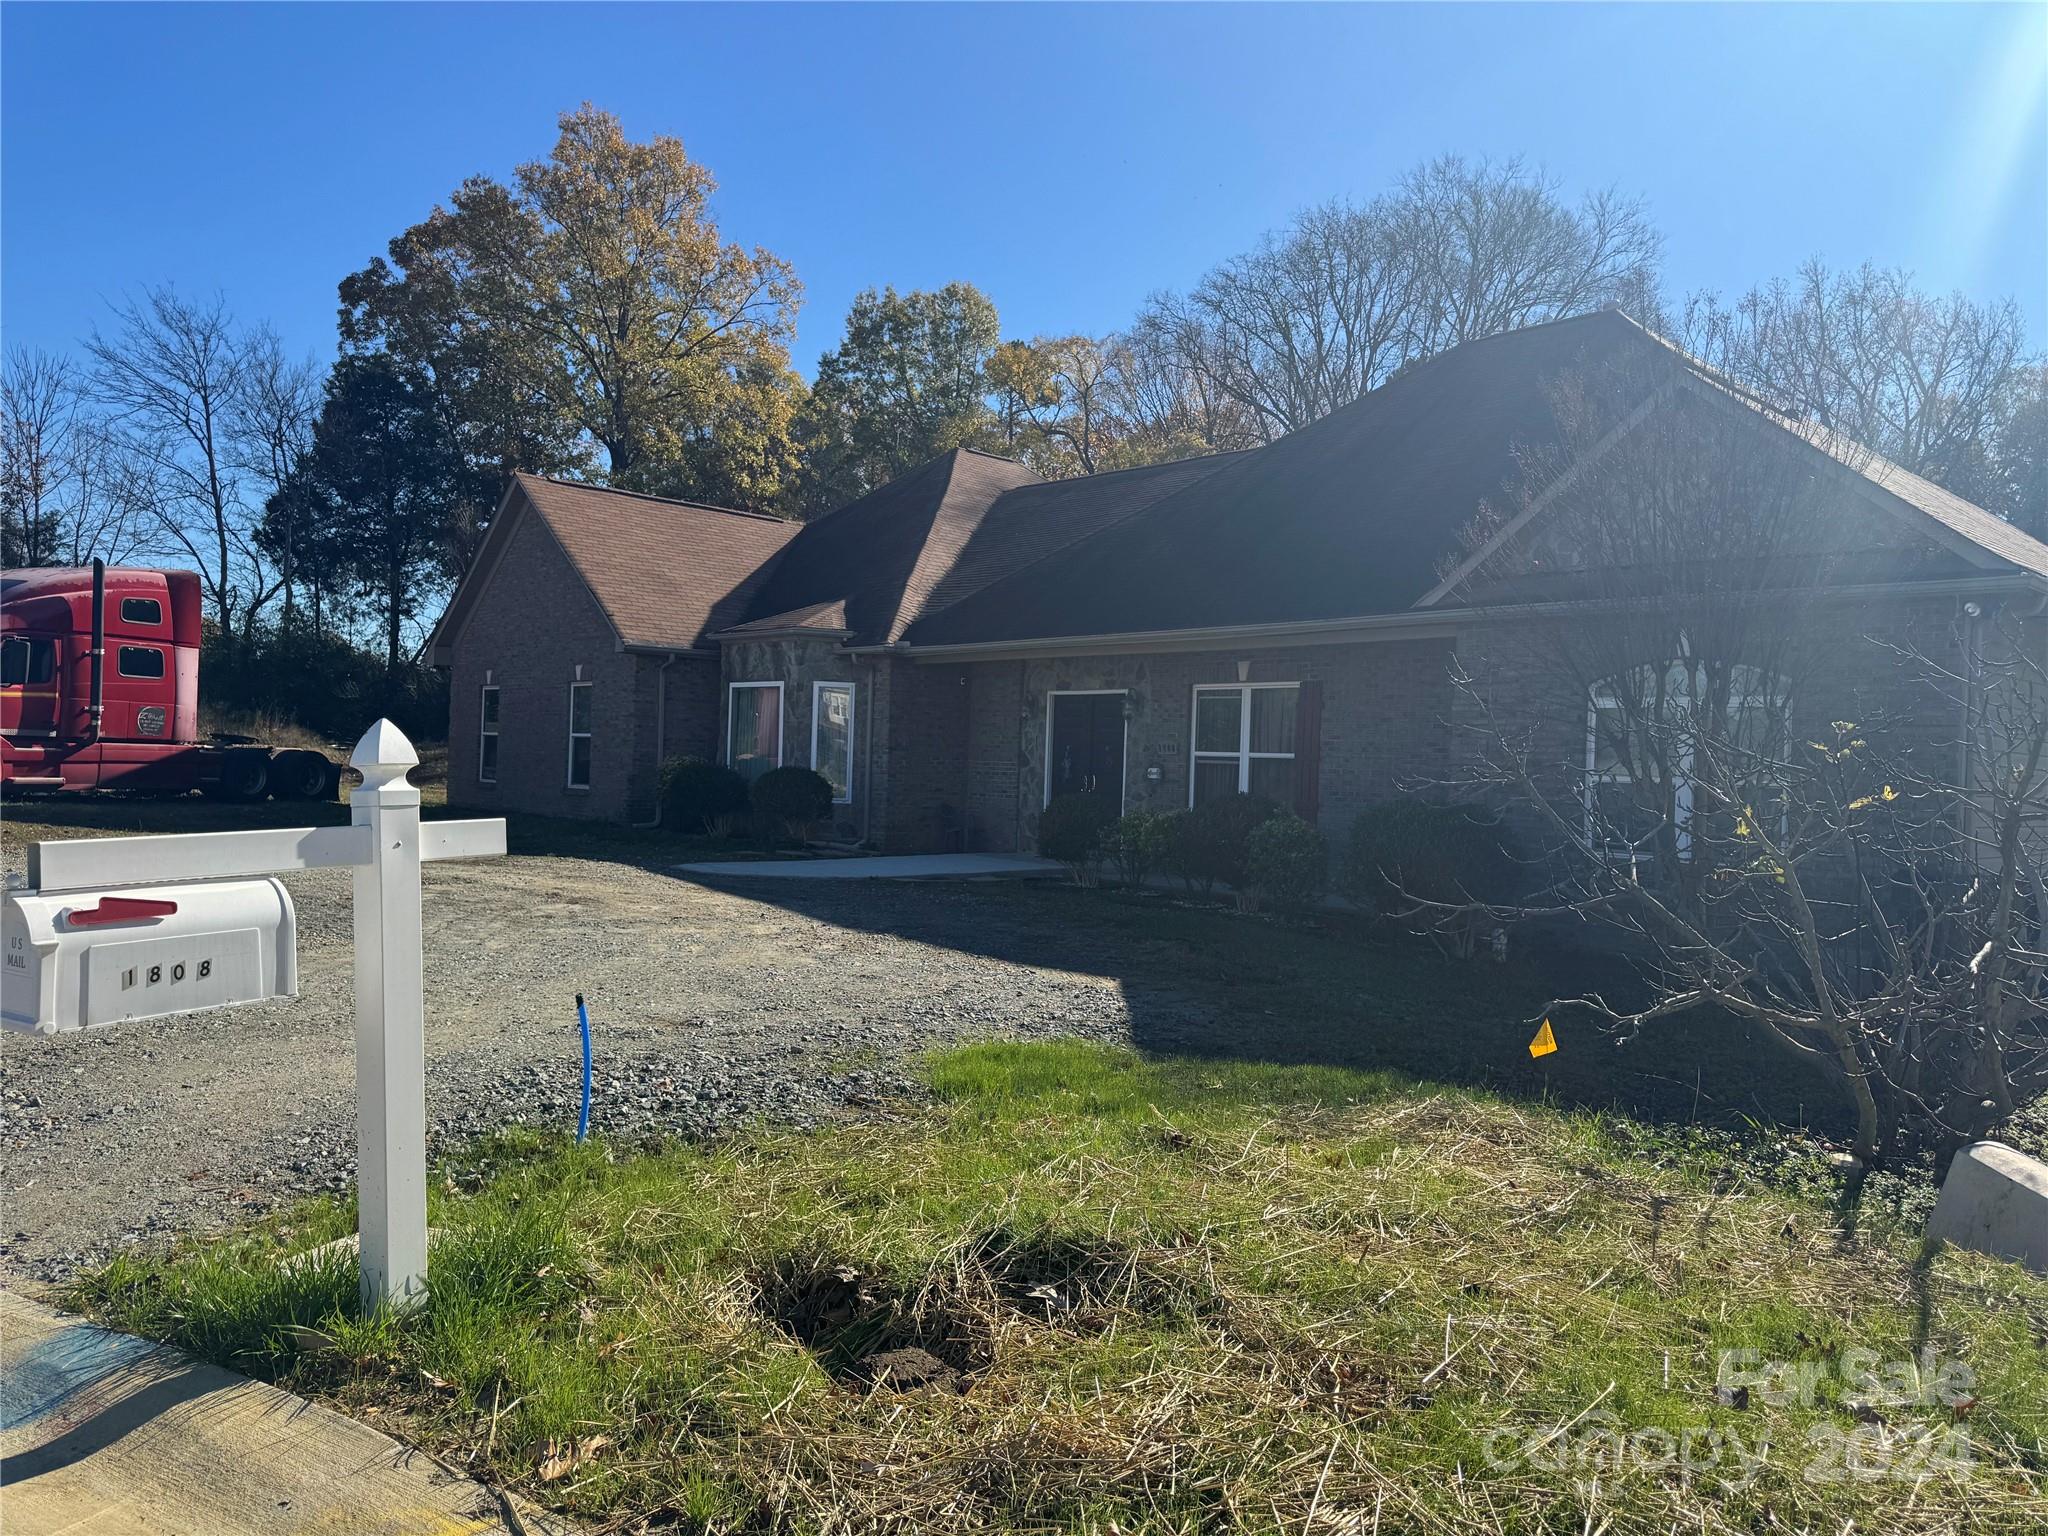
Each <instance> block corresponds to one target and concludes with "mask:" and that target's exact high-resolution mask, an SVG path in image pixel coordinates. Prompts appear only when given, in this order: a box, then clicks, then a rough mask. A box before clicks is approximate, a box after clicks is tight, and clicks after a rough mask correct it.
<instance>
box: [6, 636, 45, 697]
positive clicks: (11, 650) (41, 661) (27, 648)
mask: <svg viewBox="0 0 2048 1536" xmlns="http://www.w3.org/2000/svg"><path fill="white" fill-rule="evenodd" d="M56 673H57V642H56V641H54V640H31V639H27V638H25V637H23V636H21V635H9V636H8V637H7V640H6V643H5V644H4V645H0V687H5V688H23V687H27V686H29V685H31V684H34V683H47V682H48V681H49V680H50V679H51V678H52V677H54V676H56Z"/></svg>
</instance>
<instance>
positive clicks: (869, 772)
mask: <svg viewBox="0 0 2048 1536" xmlns="http://www.w3.org/2000/svg"><path fill="white" fill-rule="evenodd" d="M861 659H862V660H863V661H864V662H866V663H867V674H868V698H867V704H866V705H865V706H863V705H862V704H861V702H860V694H859V689H860V679H858V678H855V679H854V690H855V693H854V701H853V707H854V709H855V711H856V712H857V713H858V714H859V716H860V731H861V759H862V761H861V775H860V840H861V841H862V842H863V843H866V844H867V845H868V846H869V847H873V846H874V831H875V822H874V809H875V659H874V658H873V657H871V656H864V657H862V658H861Z"/></svg>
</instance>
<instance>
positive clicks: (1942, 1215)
mask: <svg viewBox="0 0 2048 1536" xmlns="http://www.w3.org/2000/svg"><path fill="white" fill-rule="evenodd" d="M1927 1235H1928V1236H1929V1237H1938V1238H1941V1239H1943V1240H1944V1241H1947V1242H1951V1243H1954V1244H1955V1245H1956V1246H1957V1247H1958V1248H1968V1249H1970V1250H1972V1251H1973V1252H1976V1253H1988V1254H1992V1255H1994V1256H1996V1257H1998V1258H2001V1259H2017V1260H2018V1261H2019V1262H2020V1263H2022V1264H2024V1265H2026V1266H2027V1268H2029V1269H2031V1270H2034V1271H2035V1272H2036V1273H2039V1274H2048V1163H2043V1162H2041V1161H2039V1160H2038V1159H2035V1158H2031V1157H2028V1156H2027V1155H2026V1154H2025V1153H2023V1152H2017V1151H2014V1150H2013V1149H2012V1148H2011V1147H2008V1146H2005V1145H2004V1144H2003V1143H2000V1142H1996V1141H1979V1142H1975V1143H1973V1144H1971V1145H1970V1146H1967V1147H1965V1148H1963V1150H1962V1151H1960V1152H1958V1153H1957V1154H1956V1156H1955V1161H1954V1162H1952V1163H1950V1164H1949V1167H1948V1179H1947V1182H1945V1183H1944V1184H1943V1185H1942V1186H1941V1194H1940V1196H1939V1197H1938V1198H1937V1199H1936V1200H1935V1202H1934V1214H1933V1215H1932V1216H1930V1217H1929V1218H1928V1219H1927Z"/></svg>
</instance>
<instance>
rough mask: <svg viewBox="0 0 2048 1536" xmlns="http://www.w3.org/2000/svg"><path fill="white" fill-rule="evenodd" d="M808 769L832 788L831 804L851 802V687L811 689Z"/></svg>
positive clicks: (827, 685)
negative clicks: (810, 768)
mask: <svg viewBox="0 0 2048 1536" xmlns="http://www.w3.org/2000/svg"><path fill="white" fill-rule="evenodd" d="M811 767H812V768H813V769H814V770H816V771H817V772H818V773H819V774H821V775H822V776H823V777H824V780H825V782H826V783H827V784H830V785H831V786H832V803H833V804H834V805H847V804H850V803H851V802H852V800H853V684H851V683H814V684H813V685H812V687H811Z"/></svg>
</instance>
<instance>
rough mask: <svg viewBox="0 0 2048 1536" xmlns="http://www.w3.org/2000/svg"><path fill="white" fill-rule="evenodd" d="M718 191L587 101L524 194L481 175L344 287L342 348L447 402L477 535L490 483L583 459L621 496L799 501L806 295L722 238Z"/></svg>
mask: <svg viewBox="0 0 2048 1536" xmlns="http://www.w3.org/2000/svg"><path fill="white" fill-rule="evenodd" d="M715 189H716V183H715V181H714V180H713V179H712V176H711V173H710V172H709V171H708V170H706V169H705V168H704V167H703V166H701V165H699V164H697V163H696V162H694V161H692V160H691V159H690V158H689V156H688V155H687V154H686V153H685V152H684V149H683V145H682V142H681V141H680V140H678V139H675V138H671V137H667V136H665V135H663V136H657V137H655V138H654V139H653V140H651V141H650V142H647V143H644V144H643V143H635V142H633V141H631V140H629V139H628V138H627V137H626V135H625V132H624V130H623V128H622V127H621V126H620V123H619V120H618V119H617V118H616V117H615V116H613V115H612V114H611V113H609V112H602V111H599V110H598V109H597V108H595V107H593V106H591V105H589V104H588V103H585V104H584V105H583V106H582V107H580V108H578V109H577V110H576V111H574V112H570V113H567V114H565V115H564V116H563V117H562V119H561V133H560V136H559V138H558V139H557V141H556V144H555V148H554V151H553V153H552V154H551V155H550V156H549V158H547V159H546V160H538V161H532V162H529V163H528V164H525V165H522V166H520V167H519V169H518V171H517V173H516V174H515V176H514V180H513V185H512V186H510V187H507V186H505V185H503V184H501V183H499V182H496V181H494V180H492V179H491V178H489V177H481V176H479V177H472V178H471V179H470V180H469V181H467V182H465V183H464V184H463V185H462V187H461V188H460V189H459V190H458V191H457V192H456V193H455V195H454V197H453V198H452V199H451V203H452V206H451V207H450V208H449V209H447V210H440V209H437V210H435V212H434V213H433V214H432V215H431V216H430V217H429V218H428V219H426V220H425V221H424V222H422V223H421V224H418V225H415V226H414V227H413V228H412V229H410V230H407V231H406V232H405V233H404V234H403V235H401V236H399V238H398V239H397V240H396V241H394V242H393V243H392V247H391V258H390V261H388V262H384V261H379V262H373V263H372V264H371V265H370V266H369V267H367V268H365V269H364V270H363V271H362V272H359V273H357V274H355V275H354V276H353V277H351V278H349V279H348V280H347V281H346V282H344V283H343V285H342V311H343V312H342V326H343V335H344V340H345V341H347V342H349V343H350V344H352V345H353V346H355V347H357V348H368V349H383V350H387V351H390V352H391V353H392V354H393V355H394V356H395V357H397V358H398V359H399V361H400V362H401V363H403V364H404V365H406V366H408V367H410V368H412V369H415V370H417V371H418V372H420V373H421V375H422V376H423V377H424V378H426V379H427V380H428V381H429V382H430V383H431V385H432V387H433V389H434V390H435V393H436V397H437V401H438V404H439V413H440V415H441V418H442V421H443V423H444V427H445V428H446V429H447V430H449V431H450V432H451V433H453V434H454V436H455V439H456V441H457V443H458V445H459V447H460V449H461V451H462V455H463V458H464V462H465V465H466V468H467V471H468V474H467V475H466V477H465V478H466V482H467V488H466V492H465V496H464V504H465V506H466V507H467V508H468V509H469V510H468V513H467V516H468V517H469V519H470V521H471V522H472V523H473V524H474V523H475V522H476V521H477V514H476V513H475V510H474V509H475V507H476V506H478V505H480V504H481V487H482V483H483V481H484V480H485V479H491V480H496V481H500V482H501V481H502V478H503V475H504V473H505V472H506V471H507V470H509V469H511V468H515V467H522V468H532V469H539V470H544V471H550V472H560V471H563V470H573V469H576V468H579V467H581V463H580V461H581V458H582V455H581V452H580V449H581V447H582V445H584V444H588V445H591V446H593V447H594V449H595V450H596V453H597V454H599V455H601V456H602V464H601V465H599V466H593V467H596V468H599V469H600V470H601V473H602V474H603V476H604V478H605V479H606V480H608V481H609V482H610V483H612V484H614V485H620V486H626V487H630V488H633V489H640V490H659V491H663V492H668V493H671V494H681V495H688V496H695V497H699V498H702V499H706V500H711V501H723V502H739V503H743V504H747V505H755V506H759V505H774V504H777V503H779V502H781V501H784V500H786V499H787V498H788V496H789V494H790V490H791V487H790V484H789V476H790V473H791V470H792V466H793V454H792V451H791V450H790V448H789V447H788V433H789V427H790V423H791V421H792V419H793V416H794V413H795V409H796V405H797V403H798V402H799V401H800V399H801V397H802V383H801V381H800V380H799V379H798V378H797V377H796V375H795V374H794V372H793V371H792V370H791V369H790V367H789V356H788V345H789V341H790V338H791V336H792V335H793V333H794V328H795V316H796V308H797V305H798V303H799V301H800V296H801V289H800V286H799V285H798V283H797V280H796V277H795V275H794V274H793V273H792V271H791V270H790V267H789V265H788V263H786V262H784V261H783V260H781V259H780V258H779V257H777V256H774V255H772V254H771V253H769V252H767V251H765V250H762V249H760V248H758V247H756V248H754V249H752V250H749V249H746V248H744V247H742V246H740V245H737V244H734V243H730V242H727V241H725V240H723V239H722V238H721V237H720V234H719V230H718V226H717V224H716V223H715V222H713V220H712V218H711V214H710V198H711V194H712V192H713V191H714V190H715ZM495 489H496V488H495V486H494V487H493V491H492V494H493V496H495ZM465 542H473V536H471V537H470V538H468V539H466V540H465Z"/></svg>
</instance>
